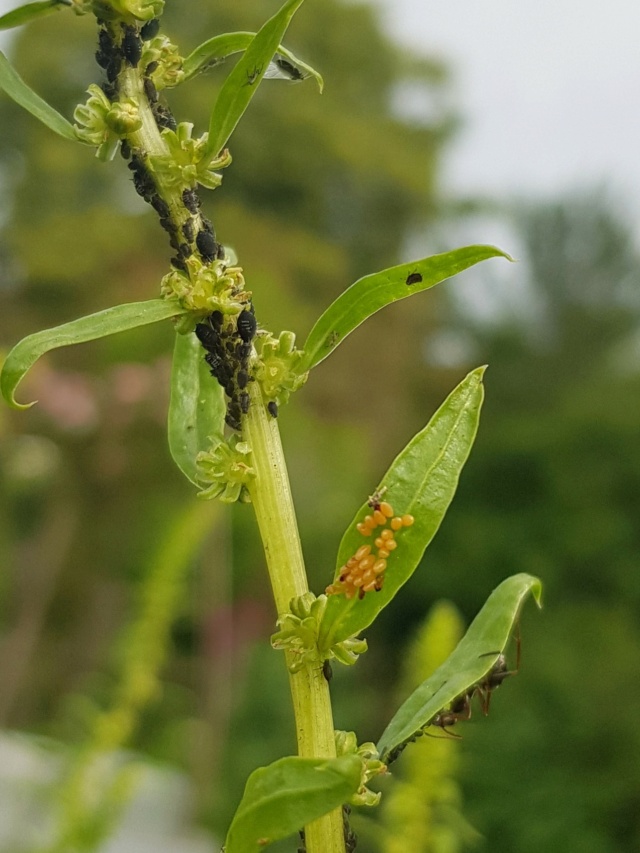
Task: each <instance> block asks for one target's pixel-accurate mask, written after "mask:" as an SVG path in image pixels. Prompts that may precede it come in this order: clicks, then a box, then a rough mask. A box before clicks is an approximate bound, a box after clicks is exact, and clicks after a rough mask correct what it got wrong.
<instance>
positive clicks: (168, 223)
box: [160, 216, 178, 249]
mask: <svg viewBox="0 0 640 853" xmlns="http://www.w3.org/2000/svg"><path fill="white" fill-rule="evenodd" d="M160 227H161V228H164V230H165V231H166V232H167V234H171V235H174V234H175V233H176V230H177V229H176V226H175V224H174V222H173V220H172V219H170V218H169V217H168V216H161V217H160ZM174 248H175V249H177V248H178V246H177V245H176V246H174Z"/></svg>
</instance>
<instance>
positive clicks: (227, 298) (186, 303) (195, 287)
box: [160, 255, 251, 314]
mask: <svg viewBox="0 0 640 853" xmlns="http://www.w3.org/2000/svg"><path fill="white" fill-rule="evenodd" d="M185 265H186V267H187V271H186V272H179V271H178V270H171V272H169V273H167V275H165V277H164V278H163V279H162V282H161V284H160V292H161V294H162V296H164V297H165V298H167V299H177V300H178V301H179V303H180V305H181V306H182V307H183V308H186V309H187V310H189V311H193V312H196V313H201V314H211V313H212V312H213V311H221V312H222V313H223V314H239V313H240V311H242V310H243V308H244V307H245V306H246V303H247V302H248V300H249V299H250V297H251V294H250V293H249V292H248V291H246V290H245V282H244V276H243V275H242V269H241V268H240V267H228V266H226V264H225V262H224V261H223V260H222V261H213V263H211V264H203V263H202V261H201V260H200V259H199V258H198V257H196V256H195V255H192V256H191V257H190V258H187V259H186V261H185Z"/></svg>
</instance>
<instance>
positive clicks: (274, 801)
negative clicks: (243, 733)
mask: <svg viewBox="0 0 640 853" xmlns="http://www.w3.org/2000/svg"><path fill="white" fill-rule="evenodd" d="M361 770H362V761H361V759H360V758H358V756H356V755H345V756H343V757H342V758H333V759H328V760H322V759H319V758H298V757H297V756H296V757H293V756H292V757H289V758H281V759H280V760H279V761H276V762H274V763H273V764H270V765H269V766H268V767H260V768H258V770H255V771H254V772H253V773H252V774H251V776H249V779H248V780H247V785H246V787H245V790H244V795H243V797H242V801H241V802H240V805H239V806H238V810H237V811H236V814H235V816H234V818H233V821H232V823H231V826H230V828H229V834H228V835H227V842H226V847H225V850H226V853H259V851H260V850H263V849H264V848H265V847H266V846H267V845H268V844H271V843H272V842H273V841H277V840H278V839H279V838H286V837H287V836H288V835H292V834H293V833H294V832H297V831H298V830H299V829H302V827H303V826H304V825H305V824H307V823H310V822H311V821H313V820H316V819H317V818H319V817H322V815H323V814H326V813H327V812H330V811H332V809H335V808H338V807H339V806H341V805H342V804H343V803H345V802H346V801H347V800H348V799H349V798H350V797H351V796H352V795H353V794H354V793H355V792H356V791H357V790H358V787H359V786H360V776H361Z"/></svg>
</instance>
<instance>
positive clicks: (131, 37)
mask: <svg viewBox="0 0 640 853" xmlns="http://www.w3.org/2000/svg"><path fill="white" fill-rule="evenodd" d="M122 53H123V54H124V58H125V59H126V60H127V63H128V64H129V65H131V66H135V65H137V64H138V63H139V62H140V58H141V57H142V41H141V40H140V36H139V35H138V31H137V29H136V28H135V27H125V28H124V36H123V37H122Z"/></svg>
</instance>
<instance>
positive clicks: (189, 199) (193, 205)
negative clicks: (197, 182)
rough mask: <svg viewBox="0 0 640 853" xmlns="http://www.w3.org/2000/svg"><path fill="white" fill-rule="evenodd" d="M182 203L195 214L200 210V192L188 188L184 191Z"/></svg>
mask: <svg viewBox="0 0 640 853" xmlns="http://www.w3.org/2000/svg"><path fill="white" fill-rule="evenodd" d="M182 203H183V204H184V206H185V207H186V208H187V210H188V211H189V213H193V214H194V216H195V214H197V212H198V211H199V210H200V204H201V202H200V199H199V198H198V193H197V192H196V191H195V190H190V189H186V190H183V191H182Z"/></svg>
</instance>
